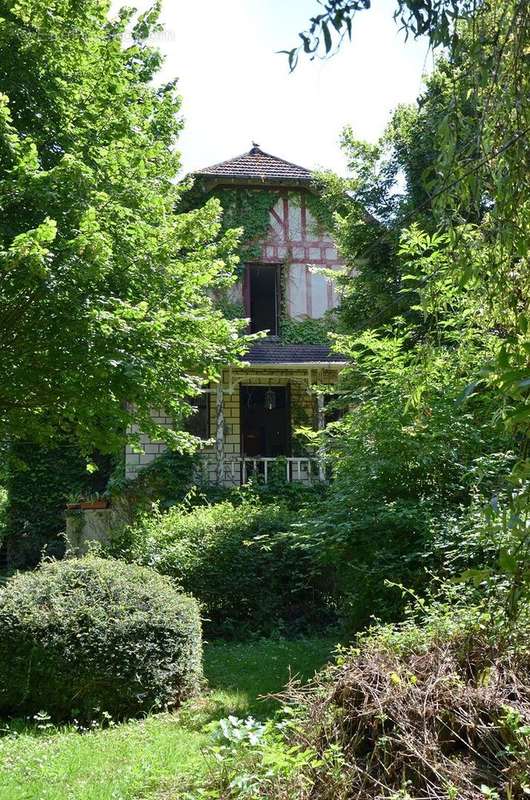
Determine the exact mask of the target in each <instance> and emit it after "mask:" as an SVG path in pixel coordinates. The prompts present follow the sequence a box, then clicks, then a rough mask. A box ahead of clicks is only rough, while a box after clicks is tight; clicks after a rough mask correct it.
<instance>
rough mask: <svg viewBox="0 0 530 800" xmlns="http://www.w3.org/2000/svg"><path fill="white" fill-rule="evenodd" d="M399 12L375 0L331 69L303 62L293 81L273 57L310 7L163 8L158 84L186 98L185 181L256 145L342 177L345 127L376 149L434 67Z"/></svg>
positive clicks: (272, 1) (167, 1)
mask: <svg viewBox="0 0 530 800" xmlns="http://www.w3.org/2000/svg"><path fill="white" fill-rule="evenodd" d="M138 5H139V7H140V8H142V7H145V4H144V3H143V2H142V3H140V4H138ZM395 6H396V3H395V0H375V2H374V3H373V8H372V9H370V10H369V11H363V12H359V13H358V14H357V15H356V17H355V19H354V24H353V36H352V42H351V43H348V42H344V44H343V46H342V48H341V50H340V51H339V53H338V54H337V55H335V56H334V57H333V58H331V59H328V60H315V61H309V60H308V59H306V58H302V59H301V60H300V63H299V66H298V67H297V69H296V70H295V72H294V73H292V74H290V73H289V69H288V64H287V58H286V56H284V55H278V53H277V51H278V50H283V49H290V48H291V47H293V46H294V45H295V44H296V43H297V38H298V37H297V34H298V32H299V31H301V30H303V29H304V28H306V27H307V22H308V19H309V17H310V16H311V15H313V14H315V13H318V10H319V6H318V3H317V2H316V0H200V2H197V0H195V2H193V0H192V1H191V2H189V0H186V1H184V0H163V4H162V22H163V23H164V25H165V31H164V32H163V33H162V34H160V35H159V36H157V44H158V46H159V47H160V49H161V50H162V52H163V53H164V55H165V57H166V61H165V65H164V68H163V73H162V77H163V78H164V79H166V78H174V77H178V79H179V89H180V92H181V94H182V97H183V104H182V115H183V117H184V119H185V128H184V131H183V133H182V136H181V139H180V142H179V149H180V151H181V153H182V163H183V172H185V173H187V172H190V171H193V170H194V169H198V168H201V167H205V166H209V165H210V164H214V163H217V162H219V161H224V160H225V159H227V158H232V157H233V156H235V155H239V154H240V153H243V152H245V151H247V150H249V149H250V147H251V144H252V142H256V143H257V144H259V145H260V147H261V148H262V149H263V150H265V151H266V152H269V153H272V154H274V155H277V156H280V157H282V158H286V159H287V160H289V161H293V162H295V163H297V164H301V165H303V166H305V167H308V168H310V169H315V168H328V169H332V170H334V171H336V172H339V173H344V172H345V162H344V158H343V156H342V153H341V150H340V146H339V139H340V132H341V130H342V129H343V128H344V126H346V125H350V126H351V127H352V128H353V130H354V133H355V135H356V136H357V137H359V138H362V139H367V140H369V141H375V140H376V139H377V138H378V137H379V136H380V135H381V133H382V132H383V130H384V128H385V125H386V124H387V122H388V120H389V118H390V115H391V112H392V110H393V109H394V108H395V107H396V106H397V105H398V104H400V103H409V102H413V101H414V100H415V99H416V97H417V96H418V93H419V91H420V89H421V86H422V76H423V75H424V74H425V72H428V71H429V69H430V67H431V66H432V60H431V56H430V54H429V53H428V48H427V42H426V40H423V41H412V40H409V41H408V42H405V37H404V34H403V33H402V32H400V31H399V27H398V25H397V24H396V23H395V22H394V20H393V18H392V12H393V10H394V8H395Z"/></svg>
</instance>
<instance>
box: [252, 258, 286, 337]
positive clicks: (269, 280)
mask: <svg viewBox="0 0 530 800" xmlns="http://www.w3.org/2000/svg"><path fill="white" fill-rule="evenodd" d="M278 274H279V269H278V266H277V265H271V266H268V265H255V264H252V265H248V266H247V313H248V314H249V316H250V332H251V333H257V332H258V331H268V332H269V335H270V336H276V335H277V334H278V284H279V281H278Z"/></svg>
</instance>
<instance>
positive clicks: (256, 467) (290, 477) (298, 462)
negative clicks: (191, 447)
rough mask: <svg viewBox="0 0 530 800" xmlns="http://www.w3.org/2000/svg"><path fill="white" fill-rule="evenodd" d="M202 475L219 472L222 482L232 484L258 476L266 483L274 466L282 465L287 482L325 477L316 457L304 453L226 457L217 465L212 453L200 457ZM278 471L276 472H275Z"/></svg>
mask: <svg viewBox="0 0 530 800" xmlns="http://www.w3.org/2000/svg"><path fill="white" fill-rule="evenodd" d="M201 461H202V466H203V470H202V472H203V476H204V477H206V476H210V477H211V476H213V473H215V475H216V476H217V475H222V476H224V481H225V482H226V481H228V482H230V483H232V484H244V483H247V482H248V481H249V479H250V478H253V477H255V478H257V479H258V480H261V481H263V483H268V482H269V480H270V479H271V477H272V476H273V475H274V471H275V470H274V466H275V465H277V466H278V468H279V469H280V466H279V465H285V480H286V481H287V483H293V482H301V483H311V482H312V481H313V480H315V479H316V480H319V481H322V480H325V472H324V465H323V463H322V460H321V459H319V458H309V457H304V456H293V457H291V456H289V457H287V456H279V457H277V458H272V457H267V458H265V457H263V458H261V457H257V456H256V457H255V456H225V457H224V458H223V463H222V464H221V465H220V464H219V463H218V460H217V458H216V457H215V456H209V455H203V456H202V457H201ZM277 474H278V473H277Z"/></svg>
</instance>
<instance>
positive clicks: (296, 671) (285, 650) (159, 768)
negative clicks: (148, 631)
mask: <svg viewBox="0 0 530 800" xmlns="http://www.w3.org/2000/svg"><path fill="white" fill-rule="evenodd" d="M334 644H335V642H333V641H330V640H328V639H305V640H297V641H257V642H252V643H245V644H228V643H214V644H208V645H206V647H205V672H206V677H207V679H208V682H209V686H210V689H209V691H208V692H206V693H205V695H204V697H203V698H201V699H200V700H198V701H195V702H193V703H192V704H189V705H188V706H187V707H186V708H184V709H183V710H182V711H181V712H179V713H177V714H156V715H153V716H151V717H148V718H146V719H145V720H140V721H134V722H128V723H124V724H122V725H117V726H116V727H113V728H108V729H106V730H101V729H99V730H94V731H90V732H87V733H79V731H77V730H76V729H75V728H74V727H64V728H60V729H58V728H51V727H49V728H47V727H40V728H39V727H37V726H35V725H32V726H28V725H27V724H26V725H24V724H23V723H21V722H18V723H11V724H7V723H5V724H4V726H3V727H4V733H5V735H4V736H3V737H2V738H0V800H178V797H179V794H180V791H181V790H183V789H184V787H185V786H186V785H187V784H189V782H190V778H192V777H193V778H195V779H196V778H197V776H199V777H200V774H201V772H202V770H203V769H204V763H203V758H202V749H203V748H204V747H205V746H206V745H207V743H208V735H207V734H206V733H205V732H204V730H203V727H204V725H205V724H206V723H207V722H209V721H211V720H214V719H220V718H221V717H224V716H227V715H228V714H236V715H237V716H247V715H249V714H252V715H254V716H258V717H265V716H267V715H270V714H271V713H272V712H273V711H274V707H275V703H274V701H271V700H266V699H260V696H261V695H264V694H268V693H270V692H277V691H279V690H280V689H281V688H282V686H283V685H284V684H285V683H286V681H287V680H288V679H289V675H290V674H292V675H293V676H294V675H298V676H299V677H300V678H301V679H307V678H309V677H311V676H312V675H313V674H314V672H315V671H316V670H317V669H318V668H319V667H321V666H322V665H323V664H324V663H325V661H326V660H327V659H328V658H329V656H330V653H331V651H332V649H333V647H334ZM43 706H45V687H43ZM1 728H2V724H1V723H0V729H1Z"/></svg>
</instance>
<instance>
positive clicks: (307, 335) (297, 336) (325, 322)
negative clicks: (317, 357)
mask: <svg viewBox="0 0 530 800" xmlns="http://www.w3.org/2000/svg"><path fill="white" fill-rule="evenodd" d="M332 327H333V323H332V320H331V319H329V318H328V317H327V315H326V316H324V317H321V318H320V319H310V318H307V319H300V320H298V319H292V318H291V317H289V316H287V314H282V316H281V319H280V339H281V341H282V343H283V344H329V338H328V333H329V332H330V330H332Z"/></svg>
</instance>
